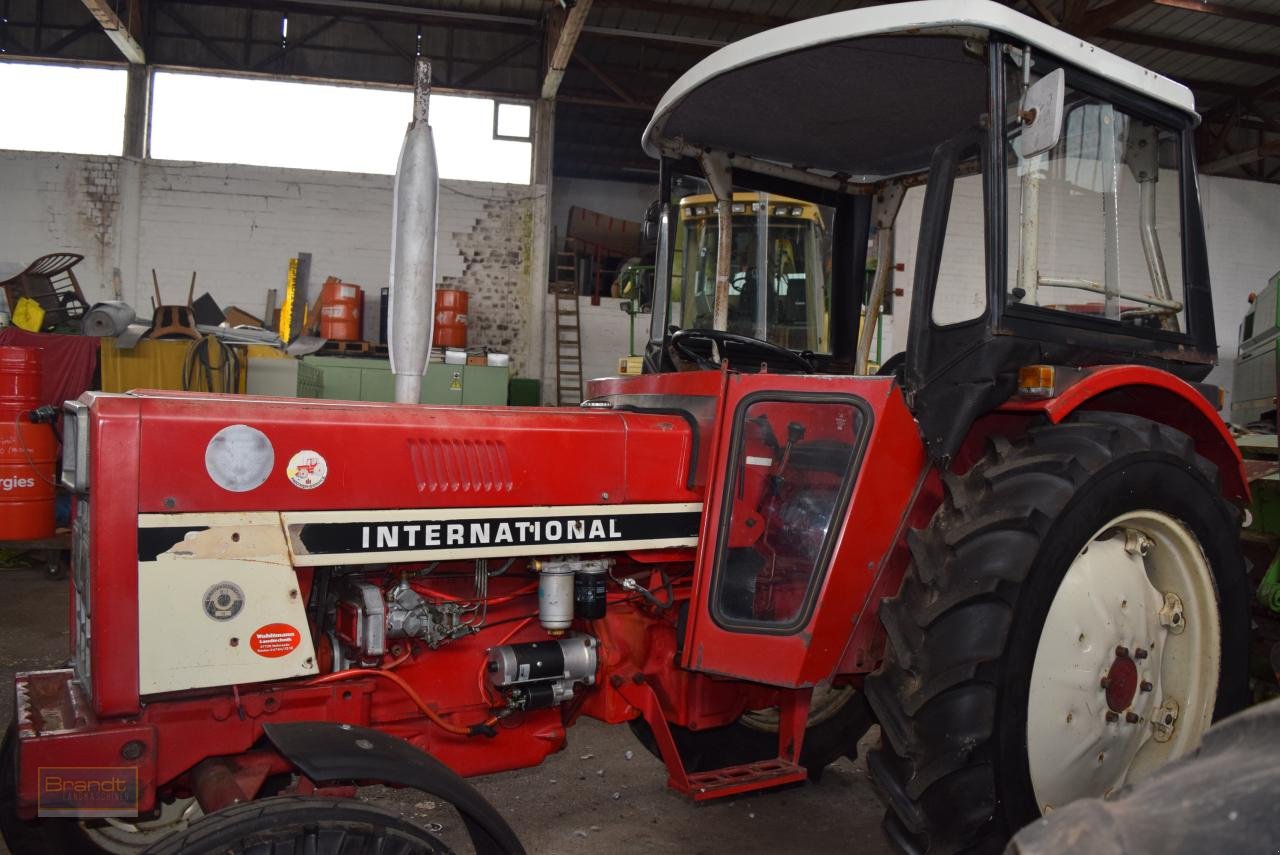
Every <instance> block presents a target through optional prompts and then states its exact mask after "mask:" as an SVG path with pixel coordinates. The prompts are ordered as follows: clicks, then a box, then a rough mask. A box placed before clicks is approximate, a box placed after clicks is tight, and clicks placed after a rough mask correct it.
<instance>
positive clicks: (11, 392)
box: [0, 346, 58, 541]
mask: <svg viewBox="0 0 1280 855" xmlns="http://www.w3.org/2000/svg"><path fill="white" fill-rule="evenodd" d="M39 405H40V351H39V350H37V349H36V348H34V347H4V346H0V541H3V540H37V539H39V538H43V537H52V536H53V493H54V486H53V485H54V477H53V468H54V464H55V463H56V462H57V459H58V441H57V440H56V439H55V438H54V435H53V427H52V426H51V425H36V424H32V423H31V421H30V419H28V418H27V413H29V412H30V411H31V410H34V409H35V408H36V407H37V406H39Z"/></svg>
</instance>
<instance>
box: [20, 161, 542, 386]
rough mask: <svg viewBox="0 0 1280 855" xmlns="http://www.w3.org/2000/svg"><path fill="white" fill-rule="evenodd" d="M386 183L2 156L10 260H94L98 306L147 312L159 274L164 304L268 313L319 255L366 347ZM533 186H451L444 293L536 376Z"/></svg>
mask: <svg viewBox="0 0 1280 855" xmlns="http://www.w3.org/2000/svg"><path fill="white" fill-rule="evenodd" d="M391 185H392V179H391V177H390V176H385V175H363V174H352V173H341V172H321V171H313V170H291V169H275V168H267V167H254V166H238V165H228V164H207V163H184V162H176V161H152V160H148V161H136V160H129V159H124V158H117V157H88V156H82V155H63V154H47V153H33V152H0V263H5V262H8V263H9V264H8V265H6V267H8V266H15V265H16V266H19V267H21V266H25V264H26V263H28V262H30V261H31V260H32V259H33V258H35V257H37V256H39V255H43V254H45V253H47V252H55V251H58V250H65V251H71V252H78V253H81V254H83V255H84V256H85V260H84V262H82V263H81V264H80V266H79V267H77V268H76V272H77V274H78V276H79V279H80V282H81V286H82V287H83V288H84V290H85V296H86V297H87V298H88V299H89V300H90V301H93V300H99V299H112V298H119V299H123V300H126V301H127V302H129V303H130V304H131V305H133V306H134V307H135V308H137V309H138V311H139V314H142V315H144V316H145V315H148V314H149V311H150V298H151V294H152V285H151V270H152V268H155V270H156V275H157V277H158V278H159V281H160V287H161V294H162V296H163V297H164V299H165V300H166V301H171V302H178V301H181V300H185V298H186V291H187V286H188V284H189V283H190V281H191V272H192V271H193V270H194V271H196V273H197V279H196V295H197V296H199V295H200V294H201V293H203V292H205V291H208V292H209V293H210V294H212V295H213V296H214V297H215V298H216V299H217V300H218V302H219V304H221V305H223V306H227V305H238V306H240V307H241V308H243V309H245V310H247V311H249V312H251V313H254V314H261V313H262V312H263V310H264V308H265V301H266V292H267V289H268V288H277V289H280V290H283V283H284V278H285V272H286V269H287V265H288V259H289V258H290V257H291V256H293V255H295V254H296V253H298V252H310V253H311V255H312V266H311V283H312V286H313V287H318V286H319V283H321V282H323V281H324V278H325V277H326V276H329V275H334V276H338V277H340V278H342V279H344V280H346V281H349V282H355V283H357V284H360V285H363V286H364V287H365V289H366V299H367V304H366V313H365V314H366V321H365V337H366V338H369V339H375V340H376V337H377V319H378V302H377V301H378V294H379V290H380V289H381V288H382V287H383V286H384V285H385V284H386V281H387V275H388V270H389V265H390V261H389V250H390V244H391ZM535 196H536V192H535V190H534V188H531V187H529V186H520V185H510V184H483V183H477V182H466V181H445V182H442V184H441V194H440V229H439V234H440V239H439V244H438V247H437V263H436V267H437V277H438V280H437V281H438V283H439V284H441V285H444V286H446V287H448V286H453V287H462V288H465V289H466V290H468V291H470V292H471V306H470V320H471V323H472V337H471V343H472V344H476V345H489V346H493V347H497V348H501V349H504V350H507V351H509V352H510V353H511V355H512V360H513V363H514V365H515V366H516V370H517V371H521V372H526V373H528V372H529V371H530V370H532V371H535V372H536V370H537V368H538V367H539V365H540V364H541V360H540V359H538V358H536V357H534V358H530V354H529V353H528V348H529V347H530V344H531V342H530V336H529V335H528V332H529V327H528V324H527V323H526V315H527V314H528V313H529V311H530V309H529V294H530V282H531V281H532V276H531V273H532V271H531V267H530V263H529V259H530V257H531V254H530V249H531V240H532V226H531V224H532V215H533V208H534V205H533V201H534V197H535ZM117 271H118V276H117Z"/></svg>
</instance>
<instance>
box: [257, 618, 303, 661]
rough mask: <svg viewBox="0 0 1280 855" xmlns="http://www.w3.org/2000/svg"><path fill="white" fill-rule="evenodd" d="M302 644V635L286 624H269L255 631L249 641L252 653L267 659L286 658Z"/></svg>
mask: <svg viewBox="0 0 1280 855" xmlns="http://www.w3.org/2000/svg"><path fill="white" fill-rule="evenodd" d="M301 643H302V634H301V633H299V632H298V630H297V629H295V628H294V627H292V626H289V624H287V623H269V624H267V625H266V626H264V627H261V628H260V629H258V630H255V631H254V633H253V637H252V638H250V639H249V646H250V647H251V648H253V652H254V653H256V654H258V655H259V656H265V657H267V658H268V659H275V658H276V657H277V656H288V655H289V654H290V653H292V652H293V651H295V650H297V649H298V645H299V644H301Z"/></svg>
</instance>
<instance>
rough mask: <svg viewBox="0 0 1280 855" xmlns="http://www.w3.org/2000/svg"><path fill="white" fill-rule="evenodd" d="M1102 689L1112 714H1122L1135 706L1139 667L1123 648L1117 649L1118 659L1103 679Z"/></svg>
mask: <svg viewBox="0 0 1280 855" xmlns="http://www.w3.org/2000/svg"><path fill="white" fill-rule="evenodd" d="M1102 688H1103V690H1105V691H1106V693H1107V706H1108V707H1110V708H1111V711H1112V712H1116V713H1122V712H1124V711H1125V710H1127V709H1129V707H1130V706H1132V705H1133V698H1134V696H1135V695H1137V694H1138V665H1137V663H1136V662H1134V661H1133V659H1131V658H1130V657H1129V651H1128V650H1127V649H1125V648H1123V647H1119V648H1117V649H1116V658H1115V660H1114V661H1113V662H1112V663H1111V667H1110V668H1108V669H1107V676H1105V677H1103V678H1102Z"/></svg>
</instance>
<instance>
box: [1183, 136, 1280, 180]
mask: <svg viewBox="0 0 1280 855" xmlns="http://www.w3.org/2000/svg"><path fill="white" fill-rule="evenodd" d="M1268 157H1280V140H1271V141H1270V142H1265V143H1263V144H1262V145H1260V146H1257V147H1256V148H1251V149H1249V150H1248V151H1242V152H1240V153H1239V154H1232V155H1229V156H1227V157H1222V158H1219V159H1217V160H1213V161H1210V162H1209V163H1206V164H1204V165H1202V166H1201V167H1200V171H1201V172H1203V173H1209V174H1212V173H1216V172H1227V171H1229V170H1232V169H1240V168H1243V167H1245V166H1250V165H1252V164H1254V163H1257V162H1258V161H1260V160H1265V159H1266V158H1268Z"/></svg>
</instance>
